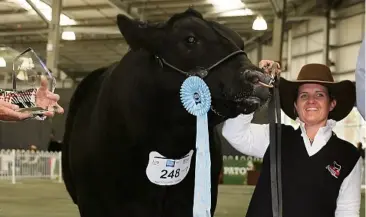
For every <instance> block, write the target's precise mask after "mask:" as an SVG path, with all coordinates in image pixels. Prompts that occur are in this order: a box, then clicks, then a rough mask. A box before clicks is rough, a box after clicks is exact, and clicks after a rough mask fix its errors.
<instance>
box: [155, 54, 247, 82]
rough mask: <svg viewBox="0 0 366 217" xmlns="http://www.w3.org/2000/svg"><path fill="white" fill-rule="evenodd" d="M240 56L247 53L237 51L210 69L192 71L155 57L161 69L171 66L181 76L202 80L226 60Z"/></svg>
mask: <svg viewBox="0 0 366 217" xmlns="http://www.w3.org/2000/svg"><path fill="white" fill-rule="evenodd" d="M238 54H245V55H246V53H245V52H244V51H242V50H237V51H234V52H232V53H231V54H229V55H227V56H226V57H224V58H222V59H220V60H219V61H217V62H216V63H214V64H212V65H211V66H210V67H208V68H206V69H205V68H200V67H198V68H196V69H193V70H191V71H188V72H187V71H183V70H181V69H179V68H177V67H175V66H173V65H172V64H170V63H168V62H167V61H166V60H165V59H164V58H161V57H158V56H155V58H156V59H157V60H158V62H159V64H160V66H161V67H163V65H166V66H169V67H170V68H172V69H174V70H176V71H177V72H180V73H181V74H183V75H185V76H187V77H189V76H198V77H200V78H202V79H203V78H205V77H206V76H207V75H208V72H209V71H210V70H212V69H213V68H215V67H216V66H218V65H220V64H221V63H223V62H225V61H226V60H228V59H230V58H231V57H233V56H235V55H238Z"/></svg>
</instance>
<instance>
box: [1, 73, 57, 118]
mask: <svg viewBox="0 0 366 217" xmlns="http://www.w3.org/2000/svg"><path fill="white" fill-rule="evenodd" d="M59 99H60V96H59V95H58V94H54V93H52V92H50V91H49V90H48V81H47V79H42V80H41V86H40V87H39V88H37V89H36V88H34V89H29V90H24V91H11V90H1V89H0V120H1V121H20V120H25V119H28V118H35V119H38V120H43V119H45V118H46V117H53V116H54V114H55V112H56V113H60V114H62V113H63V112H64V109H63V108H62V107H61V106H60V105H59V104H58V103H57V102H58V100H59ZM35 106H37V107H42V108H43V109H46V110H47V111H46V112H44V113H43V114H42V115H37V116H33V115H32V114H31V113H29V112H19V109H21V108H28V107H35Z"/></svg>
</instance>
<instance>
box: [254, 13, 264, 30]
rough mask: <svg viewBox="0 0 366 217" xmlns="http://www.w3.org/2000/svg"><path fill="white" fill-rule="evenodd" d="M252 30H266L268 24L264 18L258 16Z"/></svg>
mask: <svg viewBox="0 0 366 217" xmlns="http://www.w3.org/2000/svg"><path fill="white" fill-rule="evenodd" d="M252 29H254V30H266V29H267V22H266V20H265V19H264V18H263V17H262V16H257V18H256V19H255V20H254V22H253V26H252Z"/></svg>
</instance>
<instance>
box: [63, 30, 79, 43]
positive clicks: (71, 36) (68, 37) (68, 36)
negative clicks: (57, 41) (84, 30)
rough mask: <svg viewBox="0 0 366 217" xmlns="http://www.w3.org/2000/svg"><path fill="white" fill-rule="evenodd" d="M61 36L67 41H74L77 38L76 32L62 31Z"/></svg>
mask: <svg viewBox="0 0 366 217" xmlns="http://www.w3.org/2000/svg"><path fill="white" fill-rule="evenodd" d="M61 38H62V39H63V40H67V41H73V40H75V39H76V36H75V32H62V36H61Z"/></svg>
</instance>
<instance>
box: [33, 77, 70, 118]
mask: <svg viewBox="0 0 366 217" xmlns="http://www.w3.org/2000/svg"><path fill="white" fill-rule="evenodd" d="M59 99H60V96H59V95H58V94H54V93H52V92H51V91H49V90H48V80H47V79H46V78H44V77H42V79H41V86H40V87H39V88H38V90H37V93H36V106H38V107H41V108H43V109H45V110H47V111H46V112H44V113H43V114H44V115H45V116H47V117H53V116H54V114H55V112H56V113H59V114H63V113H64V109H63V108H62V107H61V106H60V105H59V104H58V103H57V102H58V100H59Z"/></svg>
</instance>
